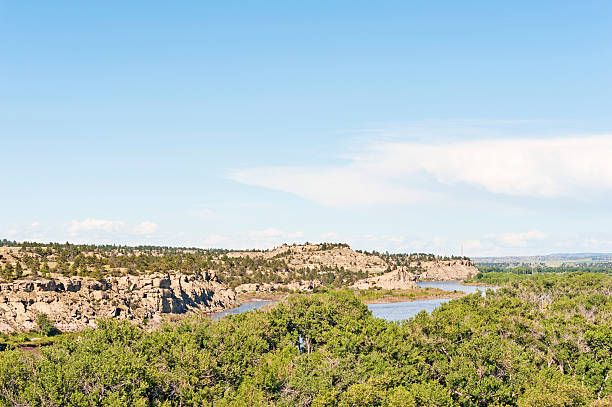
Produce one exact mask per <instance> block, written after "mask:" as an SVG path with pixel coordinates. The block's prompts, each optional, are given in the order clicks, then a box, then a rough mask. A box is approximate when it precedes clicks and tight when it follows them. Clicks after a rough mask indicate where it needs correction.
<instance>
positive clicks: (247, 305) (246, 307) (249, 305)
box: [210, 301, 273, 320]
mask: <svg viewBox="0 0 612 407" xmlns="http://www.w3.org/2000/svg"><path fill="white" fill-rule="evenodd" d="M272 302H273V301H247V302H243V303H242V304H241V305H240V306H239V307H236V308H230V309H226V310H224V311H221V312H215V313H213V314H210V317H211V318H212V319H215V320H217V319H221V318H223V317H224V316H226V315H236V314H242V313H243V312H247V311H252V310H254V309H257V308H261V307H263V306H264V305H268V304H271V303H272Z"/></svg>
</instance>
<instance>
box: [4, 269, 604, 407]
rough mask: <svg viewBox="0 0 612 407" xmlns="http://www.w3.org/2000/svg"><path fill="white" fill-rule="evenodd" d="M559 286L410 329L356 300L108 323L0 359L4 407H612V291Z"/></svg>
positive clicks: (574, 282)
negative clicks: (168, 321)
mask: <svg viewBox="0 0 612 407" xmlns="http://www.w3.org/2000/svg"><path fill="white" fill-rule="evenodd" d="M553 277H554V278H553ZM553 277H549V278H530V279H527V280H524V281H517V282H513V283H511V284H510V285H508V286H506V287H505V288H502V289H500V290H498V292H496V293H493V292H492V291H489V293H488V294H487V296H486V297H480V296H478V295H470V296H466V297H464V298H462V299H459V300H454V301H451V302H450V303H448V304H446V305H443V306H442V307H441V308H439V309H438V310H437V311H435V312H433V313H432V314H431V315H428V314H426V313H424V312H422V313H420V314H419V315H417V316H416V317H415V318H414V319H413V320H409V321H405V322H403V323H391V322H386V321H383V320H380V319H376V318H373V317H372V315H371V313H370V312H369V311H368V309H367V307H366V306H365V305H364V304H363V303H361V302H360V301H359V300H358V299H357V298H356V297H355V296H354V295H353V294H352V293H351V292H349V291H336V292H329V293H325V294H316V295H309V296H308V295H303V296H293V297H290V298H289V299H288V300H286V301H285V302H283V303H281V304H279V305H278V306H276V307H275V308H273V309H272V310H270V311H268V312H260V311H256V312H250V313H245V314H240V315H236V316H233V317H228V318H226V319H223V320H221V321H218V322H213V321H210V320H208V319H206V318H196V317H194V318H191V319H188V320H184V321H182V322H180V323H179V324H177V325H173V326H166V327H165V328H164V329H161V330H158V331H154V332H151V333H147V332H145V331H144V330H142V329H140V328H138V327H136V326H134V325H132V324H130V323H127V322H126V323H118V322H111V321H103V322H101V323H100V325H99V327H98V329H96V330H91V331H87V332H84V333H83V334H82V335H81V337H80V338H79V339H75V338H70V339H64V340H59V341H57V342H56V344H55V345H54V346H50V347H47V348H44V349H41V352H40V355H36V354H32V353H25V352H23V351H20V350H13V351H5V352H0V404H1V405H6V406H9V405H11V406H12V405H30V406H43V405H55V406H62V405H75V406H101V405H108V406H111V405H112V406H120V405H124V406H128V405H135V406H155V405H159V406H161V405H163V406H170V405H176V406H195V405H198V406H199V405H213V404H214V405H215V406H268V405H277V406H582V405H589V404H591V403H593V404H592V405H593V406H603V405H609V403H610V401H612V400H611V399H610V397H611V394H612V380H611V379H610V378H609V376H610V370H611V368H612V354H611V352H612V326H611V320H612V317H611V315H612V301H611V300H610V294H611V289H612V283H611V281H612V278H611V277H609V276H606V275H603V274H598V275H595V274H571V275H557V276H553ZM606 398H607V400H606ZM606 403H608V404H606Z"/></svg>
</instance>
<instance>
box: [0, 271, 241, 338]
mask: <svg viewBox="0 0 612 407" xmlns="http://www.w3.org/2000/svg"><path fill="white" fill-rule="evenodd" d="M235 302H236V300H235V293H234V291H233V290H230V289H227V288H226V287H225V286H223V285H221V284H220V283H218V282H217V281H216V279H215V276H214V275H211V274H208V273H195V274H191V275H187V274H182V273H173V274H151V275H149V276H123V277H110V278H107V279H104V280H101V281H96V280H89V279H84V278H79V277H72V278H66V277H59V278H52V279H30V280H20V281H15V282H13V283H4V284H0V332H3V333H8V332H21V331H27V330H30V329H35V328H36V318H37V316H38V315H39V314H41V313H45V314H47V316H48V317H49V318H50V319H51V320H52V321H53V322H54V323H55V326H56V328H58V329H59V330H61V331H65V332H73V331H79V330H82V329H85V328H87V327H94V326H96V320H97V319H99V318H103V317H112V318H119V319H128V320H135V321H137V322H140V323H148V324H152V325H158V324H159V323H161V321H162V317H163V316H164V315H169V314H182V313H185V312H188V311H203V312H215V311H220V310H223V309H225V308H229V307H231V306H233V305H234V304H235Z"/></svg>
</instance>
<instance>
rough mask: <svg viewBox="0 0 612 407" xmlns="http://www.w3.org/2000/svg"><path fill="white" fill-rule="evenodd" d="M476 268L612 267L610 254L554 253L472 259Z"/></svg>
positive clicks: (611, 255)
mask: <svg viewBox="0 0 612 407" xmlns="http://www.w3.org/2000/svg"><path fill="white" fill-rule="evenodd" d="M473 261H474V264H475V265H477V266H499V267H520V266H544V267H564V266H567V267H578V266H605V267H608V266H612V253H555V254H546V255H537V256H502V257H474V258H473Z"/></svg>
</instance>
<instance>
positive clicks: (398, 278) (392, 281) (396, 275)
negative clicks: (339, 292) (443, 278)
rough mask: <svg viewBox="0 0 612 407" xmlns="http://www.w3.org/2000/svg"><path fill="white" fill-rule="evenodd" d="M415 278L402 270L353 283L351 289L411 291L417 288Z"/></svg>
mask: <svg viewBox="0 0 612 407" xmlns="http://www.w3.org/2000/svg"><path fill="white" fill-rule="evenodd" d="M415 280H416V276H415V275H414V274H412V273H409V272H407V271H403V270H395V271H391V272H389V273H385V274H382V275H380V276H376V277H370V278H365V279H363V280H359V281H357V282H355V284H353V285H352V286H351V287H352V288H356V289H358V290H367V289H369V288H374V287H380V288H382V289H383V290H411V289H415V288H418V286H417V284H416V283H415Z"/></svg>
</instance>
